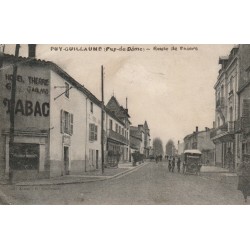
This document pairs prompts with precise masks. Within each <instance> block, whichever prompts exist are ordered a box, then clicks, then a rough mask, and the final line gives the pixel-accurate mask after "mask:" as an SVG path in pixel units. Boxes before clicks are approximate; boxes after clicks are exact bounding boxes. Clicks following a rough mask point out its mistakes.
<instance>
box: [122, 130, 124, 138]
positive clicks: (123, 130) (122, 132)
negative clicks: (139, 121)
mask: <svg viewBox="0 0 250 250" xmlns="http://www.w3.org/2000/svg"><path fill="white" fill-rule="evenodd" d="M122 135H123V136H124V128H122Z"/></svg>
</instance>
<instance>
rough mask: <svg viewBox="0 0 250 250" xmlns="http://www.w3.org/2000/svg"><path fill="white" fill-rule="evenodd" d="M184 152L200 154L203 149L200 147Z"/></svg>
mask: <svg viewBox="0 0 250 250" xmlns="http://www.w3.org/2000/svg"><path fill="white" fill-rule="evenodd" d="M184 154H199V155H201V154H202V153H201V151H200V150H198V149H188V150H185V151H184Z"/></svg>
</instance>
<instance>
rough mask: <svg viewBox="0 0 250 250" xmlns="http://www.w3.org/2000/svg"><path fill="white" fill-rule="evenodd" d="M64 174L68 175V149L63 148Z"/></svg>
mask: <svg viewBox="0 0 250 250" xmlns="http://www.w3.org/2000/svg"><path fill="white" fill-rule="evenodd" d="M64 173H65V174H66V175H67V174H69V148H68V147H64Z"/></svg>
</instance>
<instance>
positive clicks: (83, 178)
mask: <svg viewBox="0 0 250 250" xmlns="http://www.w3.org/2000/svg"><path fill="white" fill-rule="evenodd" d="M146 163H147V162H144V163H143V164H140V165H137V166H132V163H131V162H129V163H121V164H119V166H118V167H117V168H105V169H104V173H103V174H102V170H101V169H97V170H94V171H89V172H86V173H79V174H77V173H75V174H70V175H64V176H59V177H53V178H50V179H40V180H27V181H21V182H16V183H15V184H14V185H15V186H47V185H64V184H77V183H87V182H96V181H103V180H107V179H112V178H116V177H118V176H121V175H125V174H127V173H129V172H133V171H135V170H137V169H139V168H141V167H143V166H144V165H145V164H146Z"/></svg>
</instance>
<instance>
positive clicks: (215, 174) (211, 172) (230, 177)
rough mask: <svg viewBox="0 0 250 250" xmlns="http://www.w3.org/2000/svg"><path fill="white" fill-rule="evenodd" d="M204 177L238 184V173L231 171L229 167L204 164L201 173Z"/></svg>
mask: <svg viewBox="0 0 250 250" xmlns="http://www.w3.org/2000/svg"><path fill="white" fill-rule="evenodd" d="M200 176H201V177H202V178H206V179H211V180H215V181H218V182H221V183H224V184H230V185H235V186H237V183H238V177H237V174H236V173H231V172H229V169H227V168H222V167H215V166H202V167H201V174H200Z"/></svg>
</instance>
